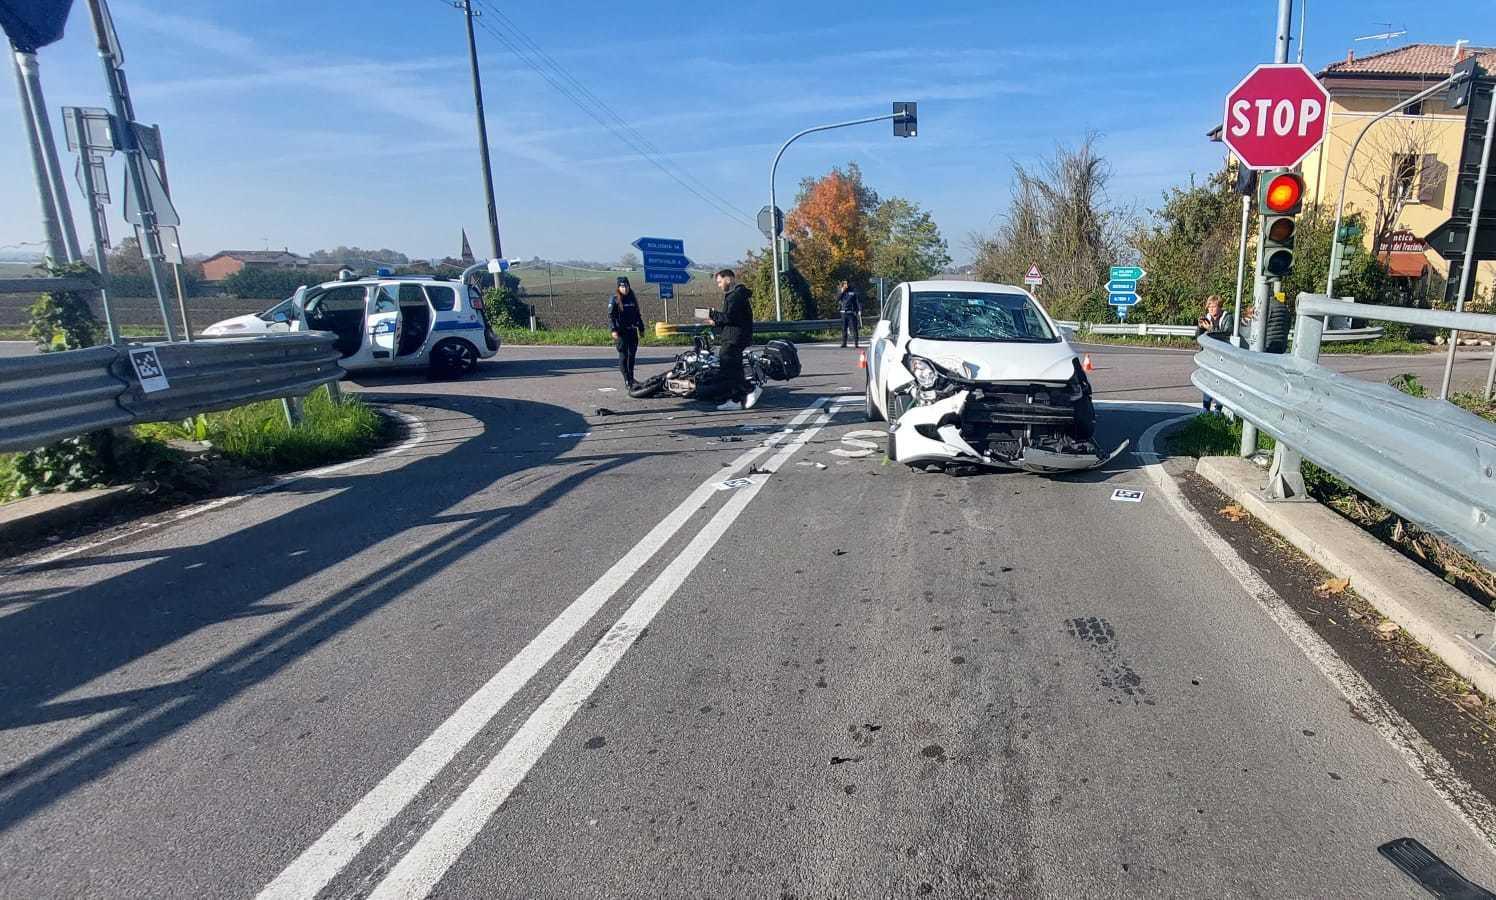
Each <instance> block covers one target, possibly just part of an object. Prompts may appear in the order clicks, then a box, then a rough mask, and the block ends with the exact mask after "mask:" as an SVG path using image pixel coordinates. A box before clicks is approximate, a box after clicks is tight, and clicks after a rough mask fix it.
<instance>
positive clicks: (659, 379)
mask: <svg viewBox="0 0 1496 900" xmlns="http://www.w3.org/2000/svg"><path fill="white" fill-rule="evenodd" d="M664 388H665V376H664V375H656V376H654V377H653V378H646V379H644V380H643V381H641V382H639V383H638V384H636V385H634V386H633V387H631V388H629V396H630V397H633V398H634V399H635V400H645V399H648V398H650V397H653V396H654V395H655V394H658V393H659V392H660V391H662V390H664Z"/></svg>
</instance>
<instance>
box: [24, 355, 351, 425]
mask: <svg viewBox="0 0 1496 900" xmlns="http://www.w3.org/2000/svg"><path fill="white" fill-rule="evenodd" d="M142 348H150V349H153V350H155V351H156V357H157V359H158V360H159V362H160V365H161V368H162V370H163V371H164V372H165V375H166V379H167V384H168V386H167V387H166V388H164V389H162V390H157V391H151V392H147V391H146V390H145V389H144V387H143V386H142V384H141V382H140V379H139V377H138V376H137V375H136V373H135V369H134V366H133V365H132V364H131V362H130V351H131V350H139V349H142ZM342 377H343V369H342V367H341V366H339V365H338V351H337V348H336V346H335V338H334V336H333V335H331V334H327V333H325V332H304V333H295V334H276V335H262V336H259V337H250V338H229V339H223V340H202V341H196V342H194V343H191V344H188V343H175V344H118V345H111V346H105V347H91V348H89V349H87V350H69V351H65V352H62V353H43V354H39V355H37V356H23V357H17V358H14V359H0V451H5V452H9V451H17V450H30V449H32V448H34V447H40V446H42V445H44V444H48V443H51V442H52V441H56V440H61V439H62V438H66V437H71V436H73V435H77V434H83V433H85V432H89V431H94V430H97V429H100V428H114V427H118V426H122V425H131V424H137V423H142V422H161V421H167V420H171V419H181V418H186V417H188V416H192V415H196V414H197V413H201V412H212V411H214V410H219V409H228V408H230V407H234V406H240V405H242V404H245V403H252V402H254V401H256V400H270V399H274V398H277V397H299V396H302V395H305V394H307V393H308V392H310V391H311V390H312V389H313V388H315V387H317V386H319V385H323V384H328V383H330V382H335V381H337V380H339V379H340V378H342Z"/></svg>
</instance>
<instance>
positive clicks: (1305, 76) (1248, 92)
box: [1221, 63, 1330, 169]
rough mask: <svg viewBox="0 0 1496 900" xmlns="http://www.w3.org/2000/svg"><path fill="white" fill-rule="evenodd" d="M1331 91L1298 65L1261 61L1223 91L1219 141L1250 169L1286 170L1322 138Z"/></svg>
mask: <svg viewBox="0 0 1496 900" xmlns="http://www.w3.org/2000/svg"><path fill="white" fill-rule="evenodd" d="M1329 107H1330V94H1329V92H1328V91H1326V90H1325V88H1324V85H1322V84H1320V83H1319V80H1318V79H1317V78H1315V77H1314V75H1313V73H1311V72H1310V71H1309V70H1308V69H1307V68H1305V67H1304V66H1302V65H1299V64H1297V63H1284V64H1271V65H1261V66H1258V67H1257V68H1255V69H1253V70H1252V71H1251V72H1250V73H1249V74H1248V75H1247V77H1246V78H1243V79H1242V80H1241V81H1240V82H1239V83H1238V84H1237V85H1236V87H1234V88H1232V89H1231V92H1230V93H1229V94H1227V95H1226V119H1225V124H1224V125H1223V127H1222V129H1221V139H1222V140H1223V141H1225V142H1226V146H1228V147H1230V148H1231V152H1232V153H1234V154H1236V158H1237V159H1239V160H1241V162H1242V164H1243V165H1245V166H1246V167H1247V168H1250V169H1288V168H1292V167H1293V166H1296V165H1298V164H1299V162H1300V161H1301V160H1302V159H1303V158H1304V157H1305V156H1308V155H1309V151H1311V150H1313V149H1314V148H1315V147H1317V146H1319V143H1320V141H1323V140H1324V138H1325V124H1326V111H1327V110H1328V109H1329Z"/></svg>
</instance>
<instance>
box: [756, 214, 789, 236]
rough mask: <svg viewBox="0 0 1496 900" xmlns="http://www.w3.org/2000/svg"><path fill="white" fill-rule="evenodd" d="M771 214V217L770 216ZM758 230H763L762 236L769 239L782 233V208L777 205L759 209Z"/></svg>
mask: <svg viewBox="0 0 1496 900" xmlns="http://www.w3.org/2000/svg"><path fill="white" fill-rule="evenodd" d="M771 215H772V218H770V216H771ZM758 230H759V231H761V232H763V235H764V237H765V238H767V239H768V240H771V241H772V240H774V238H776V237H778V236H779V235H781V234H784V210H782V209H780V208H779V207H777V206H774V207H769V206H765V207H764V208H763V209H761V210H759V211H758Z"/></svg>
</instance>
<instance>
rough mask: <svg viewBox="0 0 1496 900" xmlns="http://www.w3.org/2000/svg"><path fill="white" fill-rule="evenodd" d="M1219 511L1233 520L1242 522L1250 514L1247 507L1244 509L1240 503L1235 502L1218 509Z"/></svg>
mask: <svg viewBox="0 0 1496 900" xmlns="http://www.w3.org/2000/svg"><path fill="white" fill-rule="evenodd" d="M1217 512H1219V513H1220V514H1221V515H1223V516H1225V517H1226V518H1228V519H1230V520H1231V521H1233V522H1240V521H1242V520H1243V519H1245V518H1247V515H1248V513H1247V511H1246V510H1245V509H1242V506H1241V504H1240V503H1233V504H1231V505H1230V506H1226V507H1222V508H1221V509H1219V510H1217Z"/></svg>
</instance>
